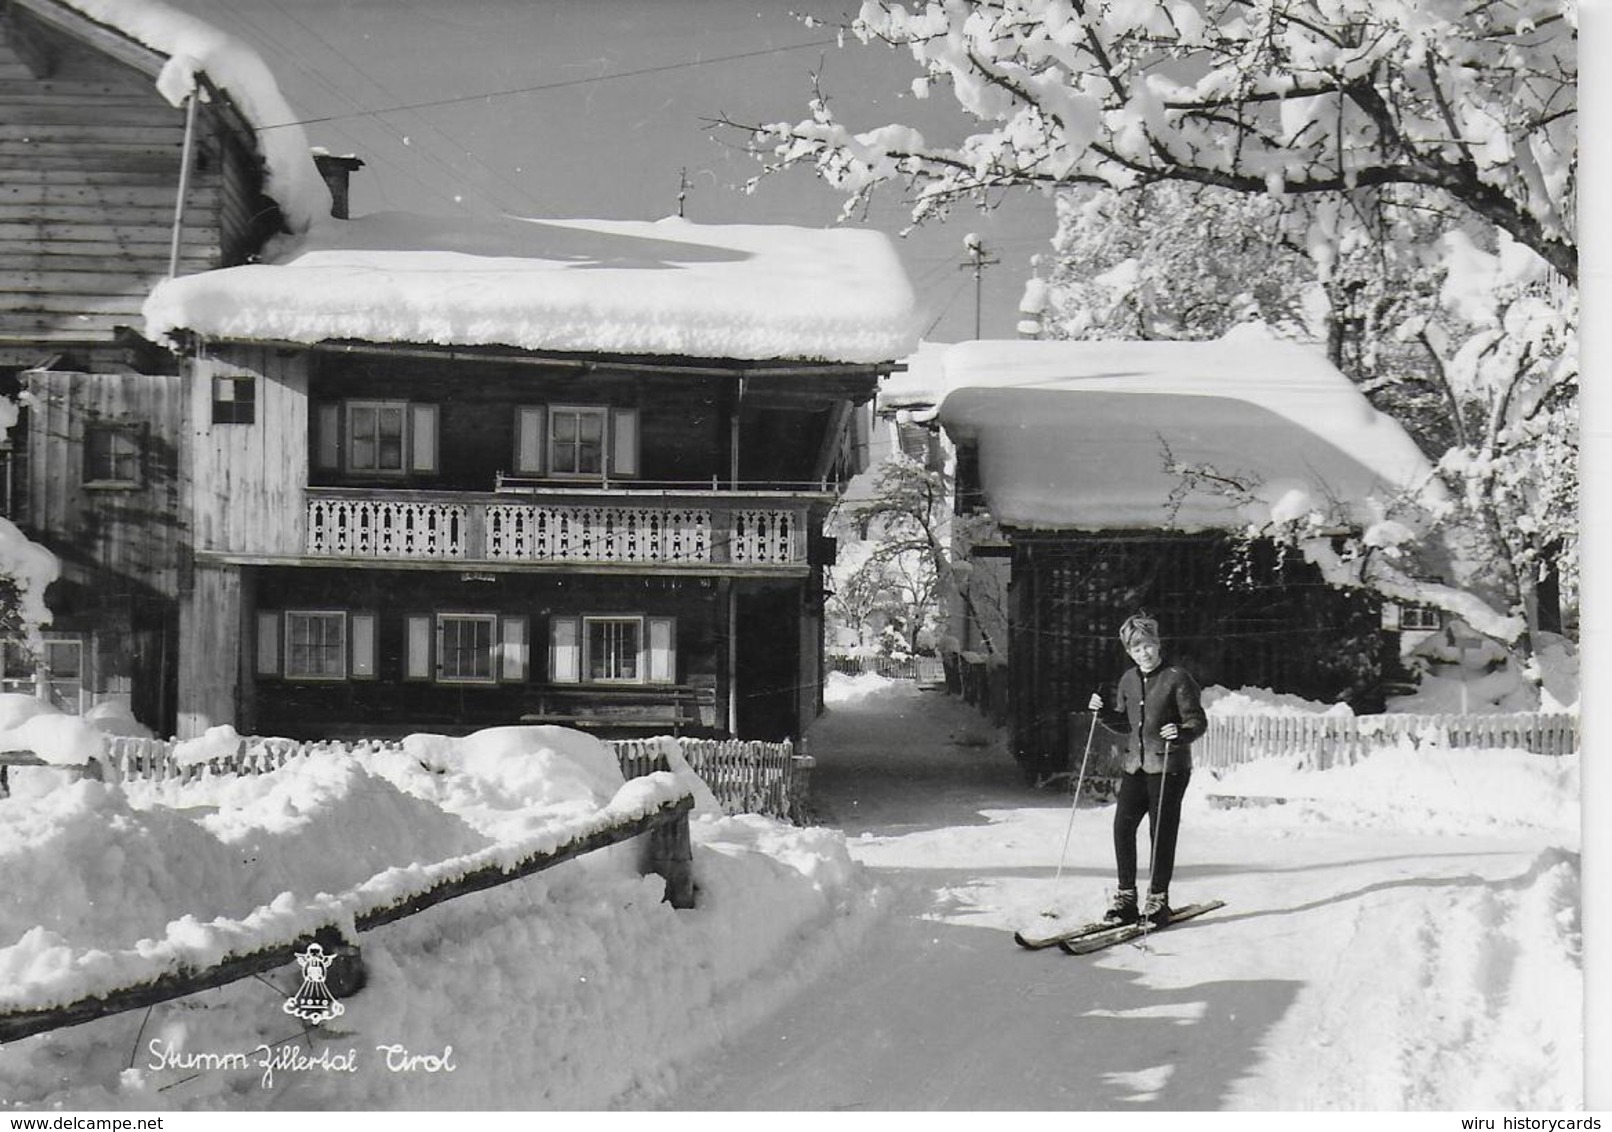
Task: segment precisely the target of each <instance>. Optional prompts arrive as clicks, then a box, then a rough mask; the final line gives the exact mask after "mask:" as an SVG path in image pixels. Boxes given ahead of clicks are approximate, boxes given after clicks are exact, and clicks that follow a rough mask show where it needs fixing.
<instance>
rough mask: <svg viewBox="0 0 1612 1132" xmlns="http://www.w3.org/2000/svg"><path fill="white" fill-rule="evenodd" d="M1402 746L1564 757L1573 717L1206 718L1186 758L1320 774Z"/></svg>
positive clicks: (1571, 743)
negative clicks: (1299, 767) (1286, 765)
mask: <svg viewBox="0 0 1612 1132" xmlns="http://www.w3.org/2000/svg"><path fill="white" fill-rule="evenodd" d="M1405 744H1409V745H1411V746H1413V747H1419V748H1477V749H1480V750H1494V749H1503V750H1519V751H1528V752H1530V753H1532V754H1536V755H1567V754H1572V753H1574V752H1575V751H1577V750H1578V744H1579V732H1578V716H1576V715H1569V714H1565V713H1547V712H1504V713H1493V714H1487V715H1417V714H1409V713H1404V714H1402V713H1398V712H1390V713H1387V714H1383V715H1359V716H1334V715H1259V714H1251V715H1211V716H1210V717H1209V730H1208V731H1207V732H1206V733H1205V734H1204V736H1203V737H1202V738H1201V739H1199V740H1198V741H1197V743H1195V744H1193V748H1192V761H1193V763H1194V764H1195V765H1198V766H1202V767H1211V768H1224V767H1231V766H1238V765H1241V764H1243V763H1248V762H1255V761H1257V760H1259V759H1265V758H1274V757H1281V758H1297V759H1300V760H1302V762H1303V764H1304V765H1305V766H1307V767H1310V768H1312V769H1316V770H1325V769H1327V768H1329V767H1333V766H1347V765H1349V764H1350V763H1353V762H1355V761H1357V760H1358V759H1360V758H1363V757H1365V756H1366V755H1369V754H1371V753H1372V752H1373V751H1377V750H1382V749H1384V748H1387V747H1395V746H1400V745H1405Z"/></svg>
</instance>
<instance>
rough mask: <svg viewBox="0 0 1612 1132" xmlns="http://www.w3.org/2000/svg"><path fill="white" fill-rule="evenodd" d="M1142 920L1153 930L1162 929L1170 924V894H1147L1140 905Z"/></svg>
mask: <svg viewBox="0 0 1612 1132" xmlns="http://www.w3.org/2000/svg"><path fill="white" fill-rule="evenodd" d="M1141 918H1142V919H1144V920H1146V921H1147V922H1148V925H1149V926H1150V927H1153V928H1162V927H1164V926H1165V925H1167V924H1168V923H1169V922H1170V894H1169V893H1168V892H1149V893H1148V894H1147V900H1146V901H1145V902H1144V903H1143V904H1142V916H1141Z"/></svg>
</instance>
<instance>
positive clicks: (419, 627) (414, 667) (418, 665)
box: [403, 614, 431, 680]
mask: <svg viewBox="0 0 1612 1132" xmlns="http://www.w3.org/2000/svg"><path fill="white" fill-rule="evenodd" d="M403 675H404V677H405V678H406V679H409V680H429V679H431V618H429V617H426V616H423V615H420V614H413V615H411V616H410V617H409V618H408V659H407V662H406V664H405V666H404V669H403Z"/></svg>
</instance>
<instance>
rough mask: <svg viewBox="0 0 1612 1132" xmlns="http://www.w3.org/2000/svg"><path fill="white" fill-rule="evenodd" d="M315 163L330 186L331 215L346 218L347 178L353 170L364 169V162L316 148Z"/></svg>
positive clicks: (340, 218) (339, 218)
mask: <svg viewBox="0 0 1612 1132" xmlns="http://www.w3.org/2000/svg"><path fill="white" fill-rule="evenodd" d="M313 163H314V164H315V165H317V166H318V167H319V175H320V176H321V177H323V178H324V179H325V184H326V185H327V186H329V188H330V215H332V216H334V217H335V218H336V219H337V220H346V219H347V218H348V216H347V179H348V178H349V177H351V176H352V175H353V171H354V170H357V169H362V168H363V167H364V163H363V161H362V160H360V159H359V158H356V157H337V156H336V155H335V154H333V153H326V152H324V151H323V150H315V151H314V154H313Z"/></svg>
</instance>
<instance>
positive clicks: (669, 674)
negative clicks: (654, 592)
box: [649, 617, 677, 684]
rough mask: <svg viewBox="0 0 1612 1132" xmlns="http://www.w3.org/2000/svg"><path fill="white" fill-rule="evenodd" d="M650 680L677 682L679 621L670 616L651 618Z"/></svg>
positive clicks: (654, 681) (663, 682) (668, 682)
mask: <svg viewBox="0 0 1612 1132" xmlns="http://www.w3.org/2000/svg"><path fill="white" fill-rule="evenodd" d="M649 682H650V683H651V684H675V683H677V622H676V621H674V620H672V618H670V617H651V618H650V619H649Z"/></svg>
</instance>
